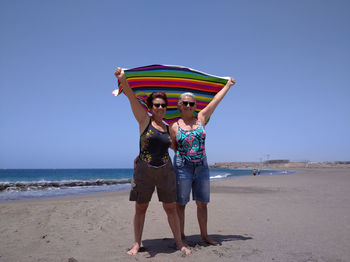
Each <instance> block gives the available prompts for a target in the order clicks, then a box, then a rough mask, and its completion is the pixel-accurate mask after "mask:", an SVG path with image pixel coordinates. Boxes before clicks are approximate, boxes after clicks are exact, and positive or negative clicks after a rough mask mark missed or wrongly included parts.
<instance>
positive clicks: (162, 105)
mask: <svg viewBox="0 0 350 262" xmlns="http://www.w3.org/2000/svg"><path fill="white" fill-rule="evenodd" d="M153 105H154V106H155V107H156V108H159V107H160V106H161V107H163V108H165V107H166V104H153Z"/></svg>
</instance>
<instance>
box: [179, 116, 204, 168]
mask: <svg viewBox="0 0 350 262" xmlns="http://www.w3.org/2000/svg"><path fill="white" fill-rule="evenodd" d="M197 123H198V126H197V128H195V129H193V130H185V129H182V128H181V127H180V125H179V122H178V123H177V124H178V127H179V128H178V131H177V135H176V143H177V151H176V157H180V158H182V159H186V160H188V161H192V162H195V161H200V160H202V159H203V158H204V157H205V156H206V154H205V136H206V135H205V130H204V128H203V126H202V124H201V122H200V121H199V120H198V122H197Z"/></svg>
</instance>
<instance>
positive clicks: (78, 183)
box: [0, 168, 294, 203]
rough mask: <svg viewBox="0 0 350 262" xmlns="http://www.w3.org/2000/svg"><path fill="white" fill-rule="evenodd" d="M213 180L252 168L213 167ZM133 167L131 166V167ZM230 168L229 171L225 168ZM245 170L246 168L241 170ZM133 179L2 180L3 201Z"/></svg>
mask: <svg viewBox="0 0 350 262" xmlns="http://www.w3.org/2000/svg"><path fill="white" fill-rule="evenodd" d="M211 169H212V172H213V173H211V177H210V181H217V180H226V179H233V178H238V177H246V176H252V175H253V173H252V171H253V170H251V169H245V168H239V169H227V168H211ZM130 170H132V169H130ZM226 170H227V172H226ZM242 171H243V172H242ZM245 171H249V172H248V173H247V172H245ZM293 173H294V171H293V170H288V171H286V170H285V169H263V170H261V174H260V175H262V176H265V175H285V174H293ZM130 183H131V179H125V178H123V179H94V180H62V181H46V180H42V179H41V180H40V181H37V182H33V181H28V182H25V181H21V182H0V203H1V202H11V201H22V200H24V201H29V200H34V199H46V198H61V197H74V196H80V195H89V194H96V193H104V192H117V191H123V190H129V189H130Z"/></svg>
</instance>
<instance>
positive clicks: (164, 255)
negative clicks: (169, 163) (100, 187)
mask: <svg viewBox="0 0 350 262" xmlns="http://www.w3.org/2000/svg"><path fill="white" fill-rule="evenodd" d="M299 171H300V172H299V173H297V174H290V175H273V176H256V177H253V176H252V177H241V178H235V179H230V180H222V181H215V182H212V183H211V203H210V204H209V206H208V208H209V223H208V230H209V233H210V235H211V236H212V238H213V239H215V240H216V241H218V242H220V244H221V245H219V246H207V245H204V244H203V243H201V242H200V238H199V228H198V223H197V217H196V207H195V204H194V203H193V202H191V203H190V204H188V206H187V208H186V226H185V232H186V234H187V243H188V245H189V246H190V248H191V250H192V254H191V255H190V256H188V257H185V256H184V255H183V254H182V253H181V252H180V251H178V250H176V249H175V243H174V240H173V239H172V234H171V231H170V228H169V226H168V223H167V219H166V215H165V212H164V211H163V210H162V207H161V204H160V203H159V202H158V200H157V196H156V194H154V195H153V199H152V201H151V203H150V206H149V209H148V211H147V215H146V222H145V228H144V233H143V246H144V250H143V251H142V252H140V253H139V254H137V255H136V256H129V255H127V254H126V251H127V249H128V248H129V247H131V245H132V243H133V226H132V219H133V213H134V204H133V203H131V202H129V201H128V192H126V191H123V192H115V193H104V194H95V195H88V196H79V197H69V198H59V199H47V200H35V201H21V202H6V203H0V262H5V261H6V262H12V261H21V262H22V261H50V262H55V261H79V262H85V261H107V262H108V261H196V262H198V261H205V262H206V261H208V262H209V261H216V260H218V261H256V262H261V261H281V262H292V261H293V262H296V261H297V262H298V261H310V262H311V261H314V262H315V261H318V262H321V261H322V262H323V261H324V262H348V261H350V169H349V168H315V169H309V168H306V169H300V170H299Z"/></svg>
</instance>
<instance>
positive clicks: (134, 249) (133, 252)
mask: <svg viewBox="0 0 350 262" xmlns="http://www.w3.org/2000/svg"><path fill="white" fill-rule="evenodd" d="M139 249H140V245H139V244H137V243H135V244H134V246H133V247H132V248H131V249H130V250H129V251H128V252H126V253H128V254H129V255H136V254H137V253H138V252H139Z"/></svg>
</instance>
